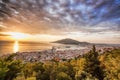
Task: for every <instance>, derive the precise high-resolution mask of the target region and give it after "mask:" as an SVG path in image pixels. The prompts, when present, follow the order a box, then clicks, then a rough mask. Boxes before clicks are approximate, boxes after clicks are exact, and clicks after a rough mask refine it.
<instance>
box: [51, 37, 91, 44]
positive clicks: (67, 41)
mask: <svg viewBox="0 0 120 80" xmlns="http://www.w3.org/2000/svg"><path fill="white" fill-rule="evenodd" d="M52 43H60V44H72V45H89V44H91V43H88V42H80V41H77V40H74V39H70V38H66V39H62V40H57V41H54V42H52Z"/></svg>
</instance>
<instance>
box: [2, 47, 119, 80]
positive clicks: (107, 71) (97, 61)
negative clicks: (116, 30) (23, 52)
mask: <svg viewBox="0 0 120 80" xmlns="http://www.w3.org/2000/svg"><path fill="white" fill-rule="evenodd" d="M14 56H15V55H10V56H8V57H6V58H0V80H13V79H15V78H16V77H22V78H21V79H22V80H23V78H24V77H25V79H24V80H32V79H34V80H35V78H36V80H120V49H114V50H112V51H106V52H105V53H104V54H101V55H99V53H98V52H97V51H96V48H95V46H93V49H92V50H91V51H90V52H88V53H86V54H84V55H83V56H79V57H77V58H76V59H71V60H63V61H61V62H59V61H55V60H51V61H49V62H46V63H41V62H34V63H31V62H26V63H24V64H23V62H21V61H19V60H14V59H13V58H14ZM19 74H22V75H21V76H20V75H19ZM17 79H19V78H16V79H15V80H17ZM19 80H20V79H19Z"/></svg>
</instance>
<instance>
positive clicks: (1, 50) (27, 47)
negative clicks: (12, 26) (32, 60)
mask: <svg viewBox="0 0 120 80" xmlns="http://www.w3.org/2000/svg"><path fill="white" fill-rule="evenodd" d="M51 47H52V46H51V45H50V44H42V43H30V42H29V43H28V42H18V41H15V42H5V41H4V42H3V41H1V42H0V54H9V53H14V52H18V51H19V52H27V51H28V52H30V51H41V50H45V49H51Z"/></svg>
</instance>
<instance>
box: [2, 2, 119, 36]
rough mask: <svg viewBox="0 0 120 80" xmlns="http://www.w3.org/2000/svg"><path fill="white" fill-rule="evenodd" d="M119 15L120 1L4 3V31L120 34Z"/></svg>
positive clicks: (55, 33)
mask: <svg viewBox="0 0 120 80" xmlns="http://www.w3.org/2000/svg"><path fill="white" fill-rule="evenodd" d="M119 14H120V0H96V1H95V0H0V21H1V22H2V23H0V26H1V25H2V27H0V29H1V28H2V30H3V26H5V27H4V30H5V29H6V30H10V31H19V32H25V33H31V34H38V33H39V34H54V35H57V34H62V32H66V31H71V32H72V31H80V32H89V33H97V32H104V31H120V23H119V22H120V15H119ZM58 31H59V33H58Z"/></svg>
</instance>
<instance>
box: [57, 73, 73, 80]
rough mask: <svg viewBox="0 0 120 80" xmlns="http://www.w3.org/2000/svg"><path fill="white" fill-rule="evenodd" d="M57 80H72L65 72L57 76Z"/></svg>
mask: <svg viewBox="0 0 120 80" xmlns="http://www.w3.org/2000/svg"><path fill="white" fill-rule="evenodd" d="M56 78H57V79H56V80H72V79H71V78H70V76H69V75H67V74H66V73H64V72H60V73H58V74H57V77H56Z"/></svg>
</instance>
